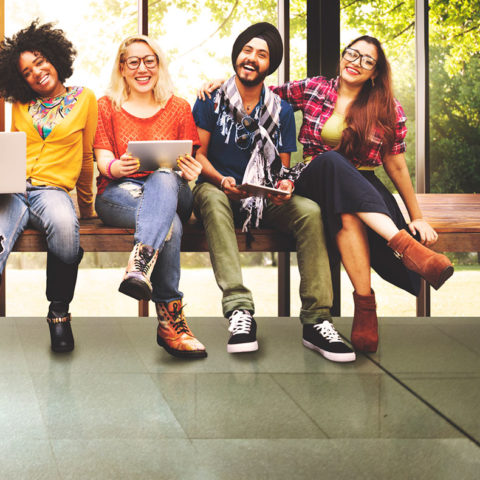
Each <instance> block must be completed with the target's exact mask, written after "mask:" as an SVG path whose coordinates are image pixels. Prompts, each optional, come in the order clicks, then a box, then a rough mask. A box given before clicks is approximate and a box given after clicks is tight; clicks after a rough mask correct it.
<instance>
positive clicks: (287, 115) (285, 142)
mask: <svg viewBox="0 0 480 480" xmlns="http://www.w3.org/2000/svg"><path fill="white" fill-rule="evenodd" d="M216 93H217V90H215V91H214V92H212V94H211V95H212V96H211V98H208V97H207V98H206V99H205V100H197V101H196V102H195V105H194V106H193V118H194V120H195V123H196V125H197V127H199V128H202V129H203V130H206V131H207V132H210V144H209V146H208V152H207V158H208V160H209V161H210V163H211V164H212V165H213V166H214V168H215V169H216V170H218V172H220V173H221V174H222V175H224V176H225V177H233V178H234V179H235V181H236V182H237V184H240V183H241V182H242V179H243V174H244V172H245V169H246V168H247V165H248V161H249V160H250V156H251V153H252V150H253V147H254V145H253V141H252V139H253V135H249V134H248V132H247V131H246V130H245V128H244V127H243V126H242V125H241V124H239V123H236V122H233V121H232V123H233V125H231V129H230V128H228V129H226V128H222V126H220V125H217V120H218V117H219V114H217V113H215V105H214V102H213V101H214V99H215V96H216ZM261 102H262V100H260V102H259V103H258V105H257V106H256V107H255V109H254V110H253V112H252V113H251V114H250V116H251V117H256V116H257V115H258V110H259V109H260V107H261ZM222 130H228V131H226V132H223V131H222ZM278 133H279V134H278V135H276V136H275V137H276V138H272V141H273V143H274V145H275V146H276V147H277V149H278V151H279V153H290V152H295V151H296V150H297V144H296V134H295V117H294V115H293V109H292V107H291V106H290V104H288V103H287V102H285V101H284V100H282V103H281V109H280V128H279V132H278ZM239 137H241V138H240V140H238V138H239ZM226 139H228V140H227V142H225V140H226ZM239 144H240V145H241V147H243V148H241V147H240V146H239ZM205 181H206V179H205V178H203V177H202V175H200V177H199V178H198V182H205Z"/></svg>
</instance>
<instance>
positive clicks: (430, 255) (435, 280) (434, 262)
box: [388, 230, 453, 290]
mask: <svg viewBox="0 0 480 480" xmlns="http://www.w3.org/2000/svg"><path fill="white" fill-rule="evenodd" d="M388 246H389V247H390V248H391V249H392V250H394V251H395V253H396V255H397V256H398V257H399V258H400V259H401V260H402V262H403V264H404V265H405V266H406V267H407V268H408V269H410V270H412V271H414V272H416V273H418V274H419V275H421V276H422V277H423V278H424V279H425V280H426V281H427V282H428V283H429V284H430V285H431V286H432V287H433V288H434V289H435V290H438V289H439V288H440V287H441V286H442V285H443V284H444V283H445V281H446V280H447V279H448V278H450V277H451V276H452V274H453V266H452V262H450V260H449V259H448V257H446V256H445V255H442V254H441V253H436V252H434V251H433V250H430V249H429V248H427V247H425V246H423V245H422V244H421V243H419V242H417V241H416V240H415V239H414V238H413V237H412V236H411V235H409V234H408V232H406V231H405V230H400V231H399V232H398V233H397V234H396V235H395V236H394V237H393V238H392V239H391V240H390V241H389V242H388Z"/></svg>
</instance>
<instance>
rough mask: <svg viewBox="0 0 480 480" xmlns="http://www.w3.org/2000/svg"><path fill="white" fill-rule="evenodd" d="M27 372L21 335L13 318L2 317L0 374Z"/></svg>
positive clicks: (0, 322) (0, 320) (0, 323)
mask: <svg viewBox="0 0 480 480" xmlns="http://www.w3.org/2000/svg"><path fill="white" fill-rule="evenodd" d="M14 372H18V373H27V372H28V370H27V364H26V362H25V355H24V354H23V349H22V344H21V341H20V335H19V333H18V331H17V327H16V325H15V320H14V319H13V318H0V374H1V373H14Z"/></svg>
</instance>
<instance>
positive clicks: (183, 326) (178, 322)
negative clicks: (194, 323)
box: [170, 303, 191, 335]
mask: <svg viewBox="0 0 480 480" xmlns="http://www.w3.org/2000/svg"><path fill="white" fill-rule="evenodd" d="M184 306H185V305H182V306H181V307H180V309H178V304H177V303H174V304H173V312H172V313H171V315H172V318H173V320H172V321H171V322H170V323H171V324H172V326H173V328H174V329H175V331H176V332H177V333H186V334H188V335H191V332H190V329H189V328H188V325H187V322H186V321H185V316H184V315H183V307H184Z"/></svg>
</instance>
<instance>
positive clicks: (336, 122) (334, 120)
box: [322, 112, 347, 148]
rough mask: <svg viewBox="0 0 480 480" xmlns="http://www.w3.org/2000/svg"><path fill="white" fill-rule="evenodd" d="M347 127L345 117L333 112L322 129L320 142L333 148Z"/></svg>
mask: <svg viewBox="0 0 480 480" xmlns="http://www.w3.org/2000/svg"><path fill="white" fill-rule="evenodd" d="M346 126H347V125H346V124H345V117H344V116H343V115H341V114H340V113H337V112H333V113H332V116H331V117H330V118H329V119H328V120H327V121H326V122H325V125H324V126H323V128H322V140H323V141H324V142H325V143H326V144H327V145H328V146H329V147H332V148H335V147H336V146H337V145H338V144H339V143H340V139H341V138H342V132H343V130H344V129H345V127H346Z"/></svg>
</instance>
